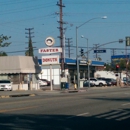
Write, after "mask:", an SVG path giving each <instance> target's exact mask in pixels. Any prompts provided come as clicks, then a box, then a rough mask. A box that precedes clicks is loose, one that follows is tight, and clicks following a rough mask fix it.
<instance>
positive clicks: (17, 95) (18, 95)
mask: <svg viewBox="0 0 130 130" xmlns="http://www.w3.org/2000/svg"><path fill="white" fill-rule="evenodd" d="M25 96H36V94H15V95H1V96H0V98H10V97H25Z"/></svg>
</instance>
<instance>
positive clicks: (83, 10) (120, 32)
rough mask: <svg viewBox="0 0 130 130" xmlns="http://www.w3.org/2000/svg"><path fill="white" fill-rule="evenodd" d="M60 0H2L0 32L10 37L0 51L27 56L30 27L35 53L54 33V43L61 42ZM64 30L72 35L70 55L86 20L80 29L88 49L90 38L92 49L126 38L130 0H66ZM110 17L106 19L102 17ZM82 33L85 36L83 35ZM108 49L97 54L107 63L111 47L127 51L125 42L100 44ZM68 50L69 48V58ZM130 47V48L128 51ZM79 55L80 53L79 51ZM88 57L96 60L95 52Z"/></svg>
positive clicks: (129, 31)
mask: <svg viewBox="0 0 130 130" xmlns="http://www.w3.org/2000/svg"><path fill="white" fill-rule="evenodd" d="M58 1H59V0H0V5H1V8H0V19H1V20H0V34H3V35H6V36H11V39H9V42H11V45H10V46H8V47H1V48H0V49H1V50H0V51H5V52H6V53H7V54H8V55H9V56H10V55H25V51H26V50H27V47H28V43H27V42H28V38H26V37H27V36H28V34H27V33H28V31H27V30H25V29H28V28H34V29H33V30H31V32H32V34H31V36H32V41H33V42H34V43H33V47H36V48H35V50H34V55H35V56H37V57H38V58H41V56H42V54H39V53H38V49H40V48H45V47H47V46H46V45H45V39H46V38H47V37H48V36H51V37H53V38H54V39H55V44H54V46H59V45H60V40H59V38H57V37H58V36H59V35H60V32H59V30H58V28H57V27H59V23H58V22H57V21H58V20H59V15H58V13H59V6H57V5H56V4H57V2H58ZM63 4H64V5H65V7H64V8H63V21H64V22H66V24H64V28H67V30H66V31H65V32H64V33H65V36H66V38H72V39H71V41H72V43H71V44H72V47H71V49H72V50H71V53H72V54H71V58H75V57H76V48H75V46H76V26H80V25H81V24H83V23H85V22H86V21H89V20H90V19H93V18H94V19H93V20H90V21H89V22H87V23H86V24H84V25H83V26H82V27H80V28H78V46H79V50H78V51H80V48H83V49H84V51H86V50H87V40H86V39H88V47H89V49H90V48H92V47H94V46H95V44H98V45H102V44H105V43H110V42H113V41H118V40H119V39H123V40H125V37H126V36H130V8H129V7H130V1H129V0H104V1H103V0H63ZM103 16H107V19H101V17H103ZM81 35H83V36H84V37H85V38H86V39H85V38H81ZM33 36H34V37H33ZM99 49H101V50H103V49H106V53H100V54H99V53H98V55H99V57H101V58H102V61H104V62H110V57H111V55H112V49H117V50H116V51H115V54H116V55H118V54H126V50H125V49H126V46H125V41H124V42H123V43H118V42H114V43H111V44H107V45H105V46H102V47H100V48H99ZM67 52H68V50H67V49H66V57H68V54H67ZM129 52H130V47H127V53H129ZM79 54H80V52H79ZM89 59H91V60H94V59H95V53H93V51H91V52H90V53H89Z"/></svg>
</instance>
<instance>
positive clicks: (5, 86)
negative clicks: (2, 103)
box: [0, 80, 12, 91]
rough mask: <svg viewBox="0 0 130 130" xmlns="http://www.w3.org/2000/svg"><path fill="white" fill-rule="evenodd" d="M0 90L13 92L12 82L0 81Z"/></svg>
mask: <svg viewBox="0 0 130 130" xmlns="http://www.w3.org/2000/svg"><path fill="white" fill-rule="evenodd" d="M0 90H8V91H12V83H11V81H10V80H0Z"/></svg>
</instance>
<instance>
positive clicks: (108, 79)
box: [98, 78, 117, 86]
mask: <svg viewBox="0 0 130 130" xmlns="http://www.w3.org/2000/svg"><path fill="white" fill-rule="evenodd" d="M98 79H101V80H104V81H106V83H107V86H112V85H117V81H116V80H115V79H113V78H98Z"/></svg>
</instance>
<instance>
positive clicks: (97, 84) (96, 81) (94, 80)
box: [90, 78, 107, 87]
mask: <svg viewBox="0 0 130 130" xmlns="http://www.w3.org/2000/svg"><path fill="white" fill-rule="evenodd" d="M90 83H94V84H95V86H100V87H102V86H106V85H107V83H106V81H104V80H98V79H96V78H90Z"/></svg>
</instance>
